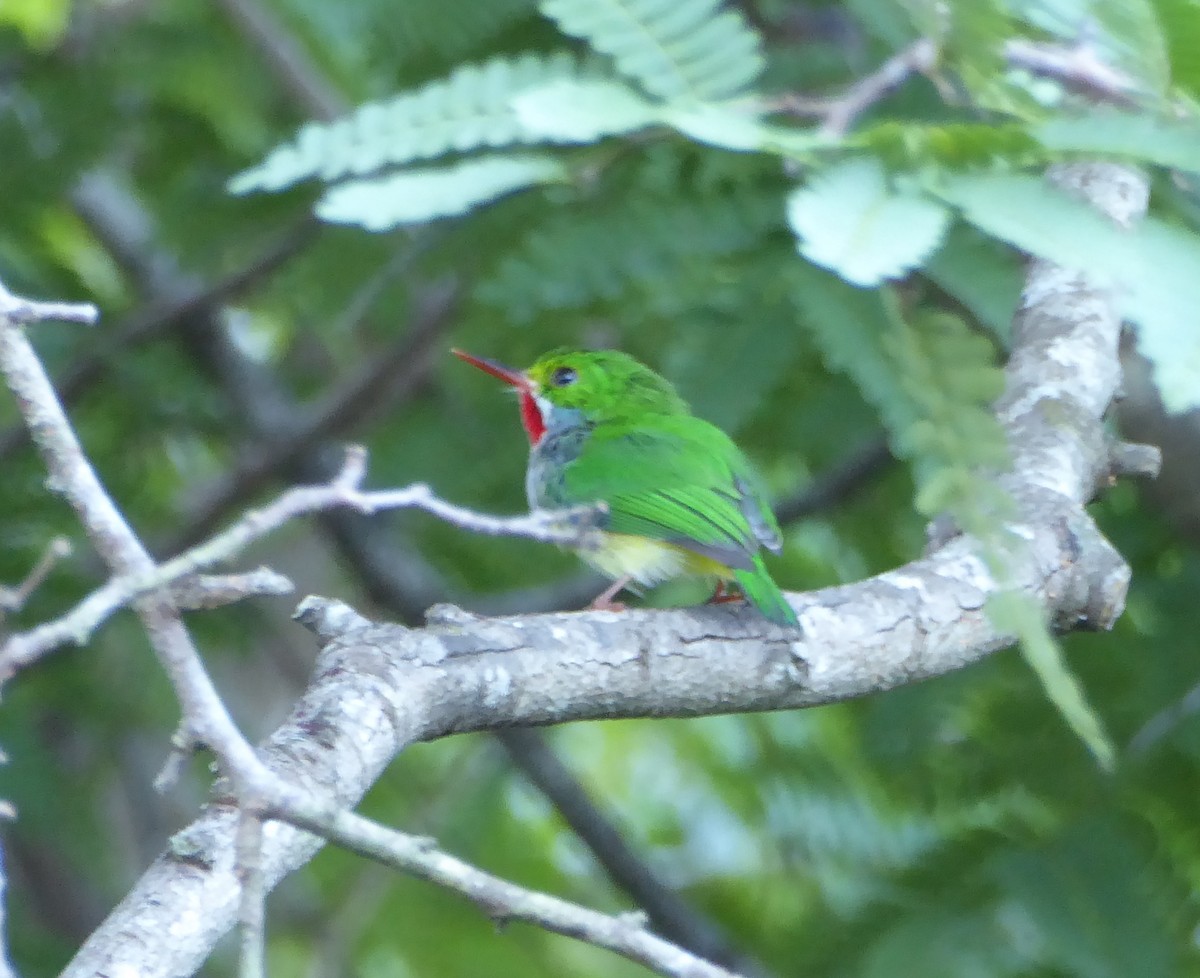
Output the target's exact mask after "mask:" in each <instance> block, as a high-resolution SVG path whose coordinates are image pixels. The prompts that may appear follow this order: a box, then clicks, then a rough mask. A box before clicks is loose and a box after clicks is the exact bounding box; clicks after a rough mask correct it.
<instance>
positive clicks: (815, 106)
mask: <svg viewBox="0 0 1200 978" xmlns="http://www.w3.org/2000/svg"><path fill="white" fill-rule="evenodd" d="M937 58H938V46H937V44H935V43H934V42H933V41H932V40H930V39H929V38H925V37H923V38H918V39H917V40H916V41H913V43H912V44H910V45H909V46H908V47H906V48H904V49H903V50H902V51H898V52H897V53H896V54H894V55H892V57H890V58H888V60H887V61H885V62H884V63H883V64H882V65H880V66H879V67H878V68H877V69H876V70H875V71H873V72H871V74H869V75H865V76H863V77H862V78H860V79H859V80H858V81H856V82H855V83H854V84H853V85H851V86H850V87H849V88H848V89H846V91H845V92H843V93H842V94H841V95H838V96H835V97H833V98H825V97H813V96H807V95H798V94H790V95H782V96H779V97H776V98H773V99H771V100H770V101H769V102H768V103H767V104H766V105H765V106H764V108H766V109H767V110H768V111H772V112H788V113H791V114H792V115H799V116H806V117H813V116H815V117H817V118H819V119H822V120H823V121H822V123H821V126H820V129H819V132H820V133H821V135H824V136H830V137H838V136H844V135H845V134H846V133H847V132H848V131H849V130H850V127H851V126H852V125H854V122H855V120H856V119H857V118H858V117H859V116H860V115H862V114H863V113H864V112H866V111H867V110H868V109H869V108H871V106H873V105H875V104H876V103H878V102H880V101H882V100H883V99H884V98H886V97H887V96H888V95H890V94H891V93H892V92H894V91H895V90H896V89H897V88H899V87H900V86H901V85H903V84H904V82H906V81H907V80H908V79H909V78H910V77H911V76H912V75H913V74H918V73H919V74H927V73H929V72H930V71H932V70H933V66H934V65H935V64H936V63H937Z"/></svg>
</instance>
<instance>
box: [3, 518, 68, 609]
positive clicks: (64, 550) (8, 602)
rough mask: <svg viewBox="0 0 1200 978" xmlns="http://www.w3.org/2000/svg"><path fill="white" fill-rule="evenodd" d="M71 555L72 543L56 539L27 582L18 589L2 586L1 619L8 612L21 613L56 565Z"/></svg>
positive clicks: (43, 551)
mask: <svg viewBox="0 0 1200 978" xmlns="http://www.w3.org/2000/svg"><path fill="white" fill-rule="evenodd" d="M70 555H71V541H70V540H68V539H67V538H66V537H55V538H54V539H53V540H51V541H50V542H49V543H48V544H46V547H45V549H44V550H42V555H41V556H40V557H39V558H38V560H37V563H36V564H34V565H33V567H32V568H31V569H30V571H29V573H28V574H26V575H25V580H23V581H22V582H21V583H20V584H18V585H17V586H16V587H3V586H0V617H3V615H4V613H5V612H6V611H20V610H21V608H22V607H24V605H25V602H26V601H28V600H29V596H30V595H31V594H33V592H34V591H36V590H37V589H38V588H39V587H40V586H41V584H42V582H43V581H44V580H46V577H47V575H48V574H49V573H50V571H52V570H53V569H54V565H55V564H57V563H58V562H59V561H60V560H62V559H63V558H65V557H69V556H70Z"/></svg>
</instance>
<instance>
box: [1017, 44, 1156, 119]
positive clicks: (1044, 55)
mask: <svg viewBox="0 0 1200 978" xmlns="http://www.w3.org/2000/svg"><path fill="white" fill-rule="evenodd" d="M1004 57H1005V58H1006V59H1007V61H1008V63H1009V64H1010V65H1013V66H1014V67H1017V68H1024V69H1025V70H1027V71H1029V72H1032V73H1033V74H1035V75H1041V76H1043V77H1045V78H1053V79H1054V80H1055V81H1057V82H1061V83H1062V84H1063V85H1064V86H1065V87H1067V88H1069V89H1071V90H1073V91H1077V92H1081V93H1082V94H1084V95H1089V96H1092V97H1093V98H1099V99H1103V100H1104V101H1106V102H1110V103H1112V104H1116V105H1132V104H1133V103H1134V95H1136V93H1137V92H1138V87H1139V86H1138V84H1137V83H1136V82H1135V81H1134V80H1133V79H1132V78H1131V77H1130V76H1129V75H1127V74H1125V73H1124V72H1122V71H1118V70H1117V69H1116V68H1113V67H1112V66H1111V65H1109V64H1107V63H1105V61H1104V59H1103V58H1101V57H1100V54H1099V53H1098V52H1097V50H1096V47H1095V45H1094V44H1091V43H1087V42H1085V43H1082V44H1077V45H1074V46H1073V47H1066V46H1064V45H1061V44H1047V43H1042V42H1039V41H1028V40H1026V39H1025V38H1020V37H1014V38H1009V40H1007V41H1005V43H1004Z"/></svg>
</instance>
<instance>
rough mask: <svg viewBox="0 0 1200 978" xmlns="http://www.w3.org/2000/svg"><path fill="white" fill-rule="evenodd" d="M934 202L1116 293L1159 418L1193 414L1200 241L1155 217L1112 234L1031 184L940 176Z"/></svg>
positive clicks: (1198, 403) (1199, 373) (1199, 359)
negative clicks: (1159, 407) (1150, 370)
mask: <svg viewBox="0 0 1200 978" xmlns="http://www.w3.org/2000/svg"><path fill="white" fill-rule="evenodd" d="M934 192H935V193H937V194H938V195H939V196H941V197H942V198H943V199H944V200H946V201H948V202H949V203H951V204H954V205H956V206H958V207H960V208H962V211H963V214H964V216H965V217H966V218H967V219H968V220H969V221H971V222H972V223H973V224H975V225H976V226H977V227H978V228H980V229H981V230H983V231H986V232H987V233H989V234H992V235H995V236H996V237H998V238H1001V239H1002V240H1004V241H1008V242H1009V243H1011V244H1014V245H1016V246H1017V247H1018V248H1022V249H1024V250H1025V251H1029V252H1031V253H1033V254H1035V255H1038V256H1040V257H1042V258H1047V259H1049V260H1051V261H1054V262H1057V263H1058V264H1060V265H1063V266H1064V267H1067V268H1076V269H1080V270H1082V271H1086V272H1087V273H1088V274H1089V275H1090V276H1091V277H1092V278H1093V280H1095V281H1096V282H1097V284H1099V285H1106V286H1112V287H1114V297H1115V299H1116V301H1117V302H1118V304H1119V306H1120V309H1121V311H1122V313H1123V315H1124V316H1125V317H1126V318H1129V319H1132V320H1133V321H1134V322H1136V323H1137V324H1138V327H1139V331H1138V335H1139V348H1140V349H1141V350H1142V352H1143V353H1144V354H1145V355H1146V356H1147V357H1148V358H1149V359H1150V361H1151V363H1152V364H1153V365H1154V379H1155V383H1156V385H1157V386H1158V389H1159V393H1160V394H1161V396H1162V399H1163V404H1164V405H1165V406H1166V408H1167V410H1169V411H1173V412H1179V411H1185V410H1189V409H1191V408H1193V407H1200V329H1198V328H1197V327H1196V325H1195V315H1196V310H1197V309H1200V276H1198V275H1197V274H1196V269H1197V268H1200V237H1197V236H1196V235H1195V234H1193V233H1192V232H1190V231H1187V230H1184V229H1183V228H1177V227H1173V226H1171V225H1168V224H1166V223H1164V222H1162V221H1160V220H1158V219H1156V218H1153V217H1150V218H1146V219H1144V220H1143V221H1142V222H1141V223H1140V224H1139V225H1138V226H1137V227H1135V228H1132V229H1125V228H1120V227H1118V226H1117V225H1116V224H1114V223H1113V222H1111V221H1109V220H1107V219H1106V218H1105V217H1103V216H1102V215H1101V214H1099V213H1098V212H1097V211H1095V210H1093V209H1092V208H1091V207H1089V206H1088V205H1087V204H1085V203H1083V202H1082V201H1080V200H1076V199H1075V198H1073V197H1070V196H1068V195H1067V194H1065V193H1063V192H1062V191H1059V190H1056V189H1055V188H1053V187H1051V186H1049V185H1048V184H1047V183H1046V182H1045V181H1043V180H1041V179H1039V178H1037V177H1029V176H1016V175H999V174H974V175H969V176H967V175H954V176H946V177H944V178H943V180H942V181H941V182H940V183H939V184H938V186H937V188H935V189H934Z"/></svg>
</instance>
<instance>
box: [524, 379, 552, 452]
mask: <svg viewBox="0 0 1200 978" xmlns="http://www.w3.org/2000/svg"><path fill="white" fill-rule="evenodd" d="M521 424H522V425H524V426H525V434H527V435H528V436H529V444H530V445H536V444H537V443H538V442H539V441H541V440H542V435H544V434H545V433H546V422H545V421H544V420H543V419H542V412H541V411H540V410H539V409H538V405H537V401H535V400H534V398H533V395H532V394H531V393H530V392H529V391H527V390H522V391H521Z"/></svg>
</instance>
